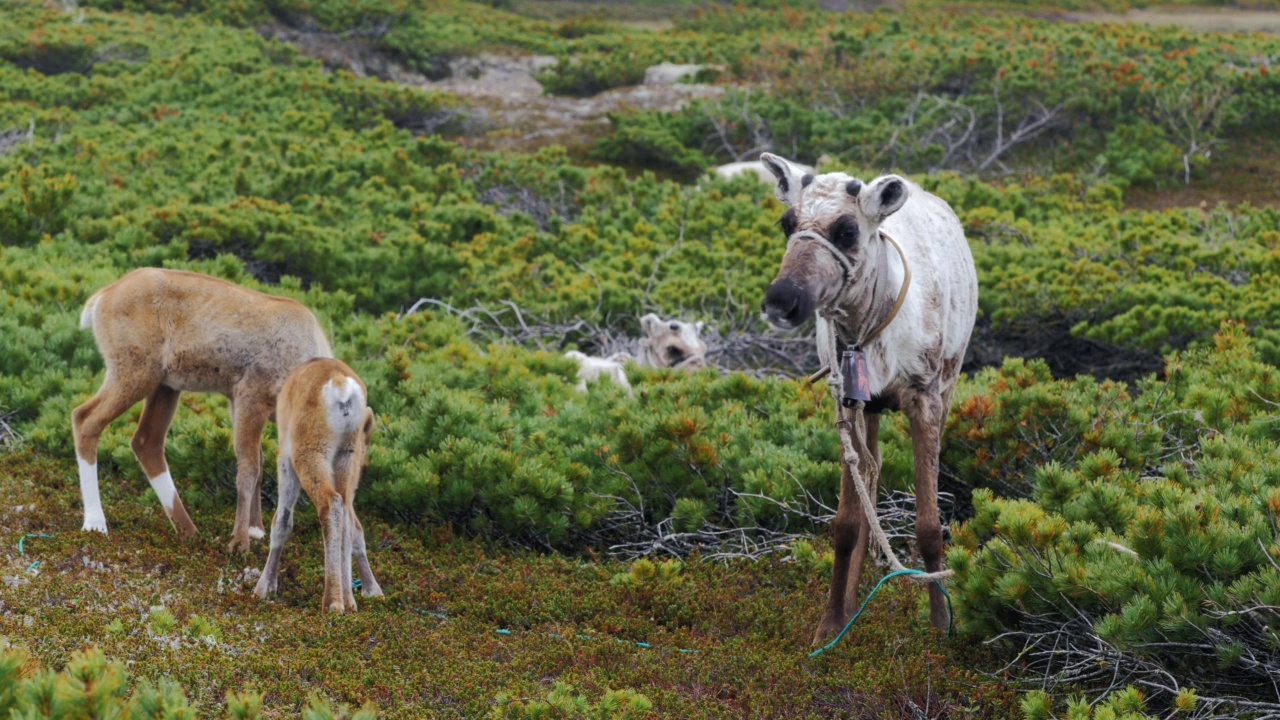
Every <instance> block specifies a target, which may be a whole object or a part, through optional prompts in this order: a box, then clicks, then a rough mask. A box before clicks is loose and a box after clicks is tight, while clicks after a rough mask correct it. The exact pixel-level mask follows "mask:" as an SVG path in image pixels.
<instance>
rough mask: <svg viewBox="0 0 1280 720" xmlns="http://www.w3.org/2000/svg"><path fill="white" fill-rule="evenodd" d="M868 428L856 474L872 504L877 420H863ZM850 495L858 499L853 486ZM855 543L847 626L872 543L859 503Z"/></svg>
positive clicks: (846, 597)
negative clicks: (863, 484)
mask: <svg viewBox="0 0 1280 720" xmlns="http://www.w3.org/2000/svg"><path fill="white" fill-rule="evenodd" d="M865 418H866V426H867V438H866V442H867V451H868V457H860V458H858V470H859V471H860V472H861V473H862V477H863V479H864V480H866V481H867V483H868V485H867V495H868V496H869V497H870V498H871V500H872V502H875V500H876V498H878V497H879V494H878V493H879V490H880V483H879V480H880V416H879V415H878V414H871V415H867V416H865ZM872 463H874V472H872ZM849 489H850V491H851V492H853V493H854V494H855V497H857V495H856V494H857V492H858V491H857V489H856V488H854V487H853V486H852V485H851V486H850V488H849ZM857 508H858V511H859V513H858V519H859V524H858V541H857V542H856V543H855V544H854V546H853V560H852V563H853V571H852V572H850V573H849V584H848V585H847V586H846V588H845V594H844V620H843V622H842V624H841V627H843V623H847V622H848V621H849V618H851V617H853V614H854V613H855V612H857V611H858V583H859V582H861V581H862V569H863V568H864V567H865V566H866V561H867V548H868V547H870V542H871V526H870V525H868V524H867V522H866V518H867V515H866V512H867V511H866V509H865V508H863V507H862V503H860V502H859V503H858V506H857Z"/></svg>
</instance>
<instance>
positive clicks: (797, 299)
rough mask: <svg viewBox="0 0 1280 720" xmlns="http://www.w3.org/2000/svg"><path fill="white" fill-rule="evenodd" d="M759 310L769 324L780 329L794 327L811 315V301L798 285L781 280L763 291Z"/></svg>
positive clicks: (794, 282) (784, 279)
mask: <svg viewBox="0 0 1280 720" xmlns="http://www.w3.org/2000/svg"><path fill="white" fill-rule="evenodd" d="M760 309H761V310H762V311H763V312H764V314H765V315H767V316H768V317H769V322H771V323H773V324H775V325H780V326H782V327H795V326H797V325H799V324H800V323H802V322H804V321H805V320H806V319H808V317H809V315H810V314H812V313H813V299H812V298H810V297H809V293H808V292H806V291H805V289H804V288H803V287H801V286H800V284H799V283H797V282H796V281H794V280H792V279H790V278H782V279H781V280H778V281H777V282H775V283H774V284H772V285H770V286H769V289H768V290H767V291H765V294H764V302H763V303H762V304H761V306H760Z"/></svg>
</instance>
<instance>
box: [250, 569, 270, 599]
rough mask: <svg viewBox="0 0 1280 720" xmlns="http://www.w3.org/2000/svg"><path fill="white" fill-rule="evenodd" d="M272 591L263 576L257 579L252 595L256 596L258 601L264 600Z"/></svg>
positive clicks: (265, 577)
mask: <svg viewBox="0 0 1280 720" xmlns="http://www.w3.org/2000/svg"><path fill="white" fill-rule="evenodd" d="M274 589H275V588H273V587H271V583H269V582H267V576H266V575H263V576H262V577H259V578H258V584H257V585H254V586H253V594H254V595H257V596H258V599H259V600H266V599H267V596H268V595H270V594H271V591H272V590H274Z"/></svg>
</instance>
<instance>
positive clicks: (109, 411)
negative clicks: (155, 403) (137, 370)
mask: <svg viewBox="0 0 1280 720" xmlns="http://www.w3.org/2000/svg"><path fill="white" fill-rule="evenodd" d="M153 389H154V386H153V385H146V384H141V383H132V384H131V383H128V382H126V381H124V380H120V379H117V378H116V377H115V373H113V372H112V371H111V369H110V368H108V370H107V377H106V379H105V380H104V381H103V383H102V388H101V389H99V390H98V392H97V394H95V395H94V396H93V397H92V398H89V400H88V401H87V402H85V403H84V404H83V405H81V406H80V407H77V408H76V409H75V410H73V411H72V413H71V434H72V437H73V438H74V440H75V446H76V460H77V461H78V463H79V467H80V499H81V502H82V504H83V507H84V525H83V526H82V527H81V529H82V530H95V531H97V532H100V533H102V534H104V535H105V534H106V533H107V517H106V514H105V513H104V512H103V510H102V496H101V494H100V490H99V484H98V441H99V439H100V438H101V437H102V431H103V430H105V429H106V427H107V425H109V424H111V421H112V420H115V419H116V418H118V417H120V416H121V415H123V414H124V412H125V411H126V410H128V409H129V408H131V407H133V405H134V404H135V403H137V402H138V401H139V400H142V399H143V398H145V397H147V396H148V395H150V394H151V392H152V390H153Z"/></svg>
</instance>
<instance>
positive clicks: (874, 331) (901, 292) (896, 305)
mask: <svg viewBox="0 0 1280 720" xmlns="http://www.w3.org/2000/svg"><path fill="white" fill-rule="evenodd" d="M880 237H882V238H884V239H885V240H888V241H889V244H890V245H892V246H893V249H894V250H897V251H898V257H899V258H902V287H901V288H899V289H898V299H896V300H894V301H893V307H891V308H889V314H888V315H885V316H884V319H883V320H881V321H880V323H879V324H878V325H876V326H875V327H873V328H871V332H869V333H867V336H866V337H864V338H862V342H860V343H858V345H859V346H861V345H865V344H866V343H869V342H871V341H872V340H874V339H875V338H876V336H877V335H879V334H880V333H881V332H882V331H883V330H884V329H885V328H887V327H889V323H891V322H893V319H894V318H896V317H898V311H900V310H902V305H903V303H905V302H906V301H907V290H908V289H909V288H910V287H911V265H910V263H908V262H907V255H906V253H904V252H902V246H901V245H899V244H898V241H897V240H894V239H893V236H892V235H890V234H889V233H887V232H885V231H884V230H881V231H880Z"/></svg>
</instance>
